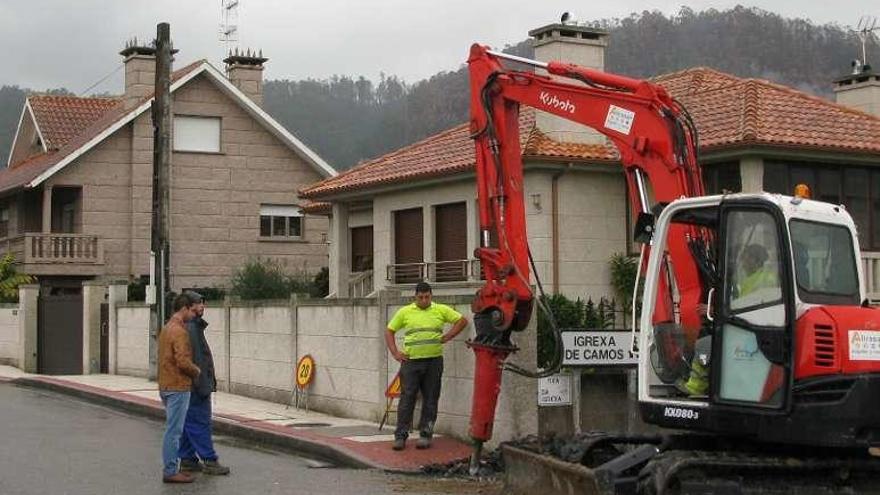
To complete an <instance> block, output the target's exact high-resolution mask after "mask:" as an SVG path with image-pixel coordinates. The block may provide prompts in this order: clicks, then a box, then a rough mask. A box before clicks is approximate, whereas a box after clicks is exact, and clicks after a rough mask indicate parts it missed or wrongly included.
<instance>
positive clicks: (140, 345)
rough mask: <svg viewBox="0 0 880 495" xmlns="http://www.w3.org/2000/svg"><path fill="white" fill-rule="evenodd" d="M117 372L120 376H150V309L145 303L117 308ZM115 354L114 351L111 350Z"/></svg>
mask: <svg viewBox="0 0 880 495" xmlns="http://www.w3.org/2000/svg"><path fill="white" fill-rule="evenodd" d="M116 322H117V326H116V328H115V329H111V330H110V331H111V332H113V333H114V334H115V335H116V349H115V351H116V361H115V362H116V372H117V373H118V374H120V375H131V376H144V377H145V376H149V372H150V332H149V328H150V307H149V306H145V305H144V304H143V303H140V304H138V303H122V304H119V305H117V306H116ZM111 352H113V349H111Z"/></svg>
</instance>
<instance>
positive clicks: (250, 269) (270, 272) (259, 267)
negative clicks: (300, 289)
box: [231, 258, 291, 300]
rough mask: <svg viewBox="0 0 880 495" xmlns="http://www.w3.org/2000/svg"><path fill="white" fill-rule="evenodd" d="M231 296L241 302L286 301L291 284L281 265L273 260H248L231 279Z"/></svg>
mask: <svg viewBox="0 0 880 495" xmlns="http://www.w3.org/2000/svg"><path fill="white" fill-rule="evenodd" d="M231 292H232V294H234V295H236V296H238V297H240V298H241V299H242V300H256V299H286V298H288V297H290V293H291V282H290V280H289V277H288V276H287V274H285V273H284V269H283V268H282V267H281V264H280V263H278V262H277V261H275V260H271V259H263V258H254V259H251V260H248V261H247V262H246V263H245V264H244V265H243V266H242V267H241V268H239V269H238V271H237V272H236V273H235V275H234V276H233V277H232V291H231Z"/></svg>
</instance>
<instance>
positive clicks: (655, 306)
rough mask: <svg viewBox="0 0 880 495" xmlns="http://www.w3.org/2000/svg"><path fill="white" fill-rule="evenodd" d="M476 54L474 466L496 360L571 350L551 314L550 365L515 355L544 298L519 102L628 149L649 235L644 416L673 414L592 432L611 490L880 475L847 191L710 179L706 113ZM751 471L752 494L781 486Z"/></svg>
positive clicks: (637, 87) (641, 378)
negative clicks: (530, 220)
mask: <svg viewBox="0 0 880 495" xmlns="http://www.w3.org/2000/svg"><path fill="white" fill-rule="evenodd" d="M511 63H515V64H517V66H519V67H522V66H526V67H529V69H525V70H514V69H511V68H508V67H507V66H506V65H505V64H507V65H512V64H511ZM468 65H469V72H470V85H471V122H470V125H471V133H472V138H473V139H474V142H475V147H476V176H477V195H478V198H479V214H480V218H479V221H480V229H481V241H480V242H481V247H479V248H477V250H476V256H477V257H478V258H479V259H480V261H481V263H482V268H483V274H484V277H485V283H484V285H483V286H482V287H481V288H480V289H479V291H478V292H477V294H476V297H475V299H474V301H473V303H472V309H473V312H474V324H475V329H476V336H475V337H474V339H473V340H472V341H469V345H470V346H471V348H472V349H473V351H474V353H475V359H476V361H475V376H474V391H473V403H472V412H471V423H470V436H471V438H472V439H473V441H474V445H475V449H474V454H473V457H472V459H471V467H472V470H473V469H475V468H476V467H477V466H478V461H479V458H480V451H481V448H482V444H483V443H484V442H486V441H487V440H489V439H491V437H492V426H493V421H494V416H495V407H496V403H497V399H498V394H499V393H500V390H501V378H502V372H503V371H505V370H507V371H511V372H515V373H519V374H523V375H527V376H531V377H541V376H549V375H551V374H554V373H556V372H558V371H559V369H560V366H561V362H562V345H561V338H560V336H559V331H558V330H557V329H555V328H554V332H553V333H554V335H555V337H556V350H557V352H556V353H555V355H556V358H555V359H554V360H553V363H551V365H550V366H549V367H547V368H546V369H543V370H528V369H524V368H521V367H519V366H516V365H513V364H512V363H508V362H506V360H507V357H508V356H509V355H510V353H512V352H515V351H516V350H517V347H516V345H515V338H514V335H516V333H517V332H520V331H523V330H525V328H526V327H527V325H528V323H529V321H530V319H531V318H532V313H533V309H534V306H535V305H536V304H541V302H540V301H541V300H540V298H536V296H535V292H534V291H533V289H532V287H533V284H536V285H537V287H538V290H539V291H540V290H541V284H540V281H539V280H537V278H536V277H535V278H533V276H534V275H535V274H534V266H533V262H532V261H531V258H530V257H531V255H530V252H529V246H528V236H527V229H526V219H525V208H524V198H525V194H526V193H527V191H526V190H525V187H526V185H525V183H524V180H523V164H522V153H521V149H520V136H519V108H520V105H528V106H530V107H533V108H535V109H537V110H540V111H543V112H547V113H549V114H553V115H555V116H558V117H561V118H564V119H569V120H571V121H574V122H578V123H580V124H583V125H585V126H587V127H590V128H592V129H594V130H595V131H597V132H599V133H601V134H603V135H604V136H605V137H606V138H607V140H608V142H610V143H612V144H613V145H614V146H615V147H616V148H617V150H618V152H619V155H620V162H621V164H622V165H623V171H624V174H625V178H626V184H627V189H628V200H629V202H630V205H631V209H630V210H631V211H632V212H633V215H634V217H635V218H634V222H633V224H634V226H635V232H634V234H633V238H634V239H635V240H636V241H637V242H640V243H641V244H642V246H643V247H642V253H641V257H640V260H639V266H640V269H641V274H642V276H643V277H644V285H643V286H642V287H639V286H638V284H637V285H636V292H637V293H638V294H640V296H641V297H640V300H641V315H640V316H639V317H638V318H635V319H634V320H633V321H636V322H637V325H634V331H633V334H634V337H633V339H634V340H633V350H634V351H636V352H637V353H638V356H639V360H638V389H639V408H640V412H641V415H642V418H643V420H644V421H646V422H647V423H650V424H654V425H658V426H661V427H666V428H670V429H675V430H678V431H677V432H670V433H669V434H664V435H657V436H649V437H646V436H639V437H637V438H635V437H634V438H626V437H625V436H621V435H610V434H609V435H608V437H607V442H604V443H603V442H601V441H600V442H594V443H595V444H596V445H601V446H602V447H603V448H605V447H607V446H608V445H610V444H613V445H614V448H615V449H617V451H619V452H620V456H619V457H617V458H613V459H611V460H607V459H606V460H607V462H603V463H602V464H601V465H597V466H591V467H593V468H595V469H596V470H598V471H603V472H604V473H605V475H603V476H602V479H604V480H610V481H608V487H607V488H608V493H665V492H667V491H668V490H671V489H672V487H677V489H682V487H690V488H691V489H693V490H695V491H696V492H698V493H719V492H724V489H723V488H724V487H729V486H731V485H730V483H731V481H730V480H731V479H734V480H739V481H742V480H743V479H748V480H758V479H761V480H763V479H764V477H766V476H769V477H770V479H777V480H781V479H797V480H800V481H799V482H803V480H808V481H807V482H806V483H807V484H808V486H809V487H812V488H815V487H817V486H822V487H825V485H826V484H830V486H831V488H830V489H842V490H850V489H852V487H854V486H856V485H858V483H861V482H863V481H865V480H870V479H871V478H872V477H874V478H875V479H877V478H876V477H877V476H878V475H880V463H878V462H877V461H875V460H874V459H873V458H872V457H871V456H870V455H869V454H868V451H869V448H871V447H878V446H880V412H878V411H880V311H877V310H875V309H873V308H870V307H868V305H867V300H866V295H865V282H864V276H863V273H862V269H861V263H860V252H859V244H858V237H857V232H856V228H855V224H854V222H853V220H852V218H851V217H850V215H849V214H848V213H847V212H846V210H845V208H843V207H842V206H841V205H833V204H828V203H823V202H819V201H813V200H811V199H809V197H808V194H807V193H805V192H803V191H805V190H806V189H807V188H802V192H801V194H796V195H795V196H783V195H778V194H769V193H752V194H746V193H740V194H725V195H715V196H706V195H705V193H704V189H703V181H702V177H701V169H700V166H699V164H698V156H697V151H698V136H697V129H696V126H695V125H694V122H693V120H692V119H691V117H690V116H689V115H688V112H687V110H686V109H685V108H684V106H683V105H681V104H680V103H679V102H677V101H676V100H675V99H674V98H672V97H671V96H670V95H669V93H668V92H667V91H666V90H665V89H664V88H663V87H661V86H658V85H656V84H653V83H651V82H650V81H644V80H637V79H631V78H628V77H623V76H618V75H613V74H609V73H605V72H602V71H597V70H592V69H588V68H584V67H579V66H576V65H573V64H568V63H562V62H549V63H543V62H538V61H534V60H529V59H524V58H521V57H516V56H512V55H508V54H504V53H499V52H495V51H492V50H490V49H489V48H488V47H485V46H481V45H473V46H472V47H471V52H470V57H469V59H468ZM536 70H540V71H543V72H544V73H546V74H539V73H537V72H536ZM635 299H636V298H634V300H635ZM542 309H543V310H544V311H547V312H548V313H549V308H542ZM550 319H551V320H552V317H551V318H550ZM636 328H637V329H638V331H636ZM681 430H684V431H685V432H684V433H682V432H681ZM606 444H608V445H606ZM586 457H589V456H585V458H586ZM755 473H760V476H758V475H754V474H755ZM752 475H754V476H752ZM695 480H696V481H695ZM817 480H819V481H817ZM755 483H756V485H755V486H754V487H752V488H754V489H755V490H756V491H755V493H777V492H772V491H761V490H767V484H766V483H765V482H763V481H760V482H758V481H756V482H755ZM734 484H738V486H739V485H742V486H741V489H742V490H746V491H727V492H725V493H751V492H749V491H747V490H748V489H749V488H748V483H739V482H736V483H734ZM792 486H795V485H792ZM780 493H788V492H780ZM822 493H826V492H822ZM827 493H837V492H835V491H829V492H827ZM841 493H851V492H847V491H843V492H841Z"/></svg>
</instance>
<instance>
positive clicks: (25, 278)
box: [0, 253, 37, 303]
mask: <svg viewBox="0 0 880 495" xmlns="http://www.w3.org/2000/svg"><path fill="white" fill-rule="evenodd" d="M14 263H15V256H13V255H12V253H6V254H5V255H3V258H0V302H4V303H14V302H18V286H19V285H22V284H31V283H34V282H35V281H36V280H37V279H36V278H34V277H33V276H31V275H27V274H24V273H18V272H16V271H15V265H14Z"/></svg>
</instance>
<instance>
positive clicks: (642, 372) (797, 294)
mask: <svg viewBox="0 0 880 495" xmlns="http://www.w3.org/2000/svg"><path fill="white" fill-rule="evenodd" d="M682 235H684V236H686V238H687V242H688V245H689V249H690V251H691V255H692V258H693V259H692V260H690V261H693V263H695V265H696V266H697V268H698V270H697V272H698V273H699V274H700V276H699V278H700V286H701V288H702V290H701V291H698V292H699V297H700V301H699V304H688V303H687V302H686V301H682V300H681V297H682V294H684V293H685V292H686V291H685V290H682V289H681V283H682V281H678V280H676V279H675V276H674V273H676V271H675V269H674V267H672V266H670V263H671V261H670V257H669V253H668V246H669V245H670V244H671V243H673V242H675V240H678V239H680V237H681V236H682ZM857 246H858V245H857V241H856V231H855V226H854V224H853V221H852V219H851V217H850V216H849V214H847V213H846V211H845V210H844V209H843V208H842V207H840V206H835V205H830V204H827V203H820V202H815V201H810V200H805V199H803V198H798V197H794V198H792V197H788V196H781V195H772V194H735V195H724V196H708V197H701V198H692V199H682V200H678V201H675V202H673V203H671V204H669V205H667V206H666V207H665V208H664V210H663V212H662V213H661V214H660V215H659V217H658V219H657V222H656V228H655V236H654V238H653V242H652V246H651V255H650V258H649V261H648V265H647V271H646V282H645V292H644V299H643V302H642V304H643V306H642V318H641V322H640V323H641V326H640V328H641V329H642V332H641V334H640V338H641V341H640V344H641V345H640V349H644V350H645V351H646V352H644V353H642V354H641V360H640V367H639V387H640V390H639V397H640V406H641V409H642V416H643V418H644V419H645V420H646V421H647V422H649V423H654V424H658V425H661V426H667V427H674V428H686V429H702V430H707V431H713V432H728V433H737V434H742V433H746V434H748V433H750V432H751V433H753V434H755V435H760V436H761V437H762V438H765V439H766V438H767V437H768V436H769V437H771V438H775V439H776V440H778V441H780V442H785V443H791V442H795V443H798V442H797V440H798V439H800V441H801V442H804V443H807V442H809V443H815V441H816V439H815V438H806V437H805V436H804V435H803V430H801V431H798V427H797V426H796V425H795V424H794V423H792V421H790V419H791V418H792V417H793V416H792V411H793V410H795V409H798V407H799V405H800V404H799V403H798V400H797V399H798V397H795V395H794V392H795V391H796V390H798V387H799V385H800V383H801V381H800V378H801V375H804V363H803V361H804V360H805V359H811V358H812V359H813V360H814V361H815V359H817V358H819V359H821V357H822V352H823V348H822V347H821V346H819V347H816V340H815V335H811V334H810V333H809V332H808V331H806V330H804V329H803V328H802V327H803V325H799V324H798V321H799V319H800V318H801V316H802V315H804V314H805V313H806V312H808V311H809V310H810V309H813V308H816V307H819V306H822V307H824V308H827V307H828V306H829V305H836V306H839V307H841V308H846V307H850V308H852V307H853V306H855V307H858V306H859V305H860V303H861V301H862V300H864V289H863V287H864V284H863V283H862V277H861V273H860V269H859V268H860V264H859V262H858V260H859V257H858V248H857ZM679 262H681V260H679ZM663 299H667V300H665V301H664V300H663ZM664 308H673V310H672V311H669V310H664ZM683 311H691V312H695V313H696V314H691V315H687V314H681V312H683ZM694 321H697V322H699V324H698V325H694V324H693V322H694ZM688 322H690V323H688ZM694 327H696V328H694ZM807 337H809V338H807ZM844 338H845V337H844ZM806 342H810V343H811V345H810V347H809V348H808V347H807V346H806ZM826 351H827V352H829V353H833V352H834V350H833V349H827V350H826ZM828 371H829V373H828V375H829V376H828V377H826V379H830V380H834V379H835V378H836V377H838V376H839V375H836V374H835V371H839V370H831V369H829V370H828ZM813 406H814V410H813V411H812V413H811V414H814V413H817V412H818V408H815V405H813ZM831 407H832V404H829V408H831ZM800 412H802V411H800ZM827 412H829V417H828V418H826V421H834V417H833V413H831V409H829V410H828V411H827ZM794 417H798V415H797V414H796V415H795V416H794ZM801 417H803V418H804V420H805V421H806V420H807V417H808V416H806V415H801ZM785 418H789V420H788V421H786V420H785ZM818 419H819V418H818V417H816V418H813V419H810V420H811V421H812V420H818ZM858 427H859V426H857V425H850V424H841V425H840V428H841V429H843V430H846V429H851V428H858ZM844 436H845V435H844ZM850 436H851V435H850ZM832 443H833V442H832Z"/></svg>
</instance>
